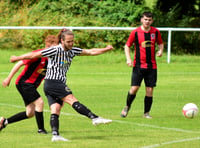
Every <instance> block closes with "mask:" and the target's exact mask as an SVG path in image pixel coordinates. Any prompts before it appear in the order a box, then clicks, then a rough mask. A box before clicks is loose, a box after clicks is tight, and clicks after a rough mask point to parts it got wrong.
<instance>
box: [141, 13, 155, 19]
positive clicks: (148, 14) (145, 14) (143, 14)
mask: <svg viewBox="0 0 200 148" xmlns="http://www.w3.org/2000/svg"><path fill="white" fill-rule="evenodd" d="M144 16H146V17H151V18H153V14H152V13H151V12H143V13H142V18H143V17H144Z"/></svg>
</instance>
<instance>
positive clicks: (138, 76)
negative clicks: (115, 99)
mask: <svg viewBox="0 0 200 148" xmlns="http://www.w3.org/2000/svg"><path fill="white" fill-rule="evenodd" d="M141 23H142V25H141V26H140V27H138V28H136V29H135V30H133V31H132V32H131V34H130V36H129V38H128V41H127V42H126V45H125V55H126V59H127V65H128V66H130V67H132V66H133V72H132V80H131V88H130V90H129V92H128V95H127V100H126V106H125V107H124V109H123V110H122V112H121V116H122V117H126V116H127V114H128V111H129V110H130V108H131V104H132V102H133V100H134V99H135V97H136V94H137V91H138V90H139V88H140V85H141V82H142V80H143V79H144V82H145V86H146V94H145V98H144V117H145V118H149V119H150V118H152V117H151V116H150V115H149V112H150V110H151V106H152V102H153V87H155V86H156V81H157V64H156V58H155V56H156V55H157V56H158V57H161V56H162V54H163V48H164V46H163V41H162V37H161V34H160V31H159V30H158V29H156V28H154V27H152V26H151V24H152V23H153V15H152V13H150V12H144V13H143V14H142V18H141ZM156 43H157V45H158V48H159V50H158V51H157V53H156V54H155V44H156ZM133 44H134V47H135V56H134V60H133V62H132V60H131V56H130V47H131V46H132V45H133Z"/></svg>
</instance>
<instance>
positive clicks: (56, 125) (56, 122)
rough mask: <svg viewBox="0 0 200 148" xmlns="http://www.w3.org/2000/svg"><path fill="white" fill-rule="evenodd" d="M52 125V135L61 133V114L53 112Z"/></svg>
mask: <svg viewBox="0 0 200 148" xmlns="http://www.w3.org/2000/svg"><path fill="white" fill-rule="evenodd" d="M50 125H51V130H52V135H59V131H58V130H59V115H56V114H51V119H50Z"/></svg>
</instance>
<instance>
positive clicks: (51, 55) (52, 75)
mask: <svg viewBox="0 0 200 148" xmlns="http://www.w3.org/2000/svg"><path fill="white" fill-rule="evenodd" d="M81 52H82V49H81V48H78V47H73V48H72V49H71V50H68V51H65V50H64V49H63V47H62V45H61V44H59V45H57V46H53V47H50V48H47V49H44V50H42V56H43V57H48V66H47V72H46V76H45V79H50V80H60V81H62V82H64V83H66V79H67V78H66V73H67V71H68V69H69V67H70V65H71V62H72V59H73V58H74V57H75V56H77V55H79V54H81Z"/></svg>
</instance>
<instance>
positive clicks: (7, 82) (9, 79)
mask: <svg viewBox="0 0 200 148" xmlns="http://www.w3.org/2000/svg"><path fill="white" fill-rule="evenodd" d="M23 65H24V63H23V61H19V62H17V63H16V64H15V66H13V68H12V70H11V71H10V73H9V75H8V77H7V78H5V79H4V80H3V82H2V86H3V87H6V86H9V85H10V81H11V80H12V78H13V76H14V75H15V73H16V72H17V71H18V70H19V69H20V67H21V66H23Z"/></svg>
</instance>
